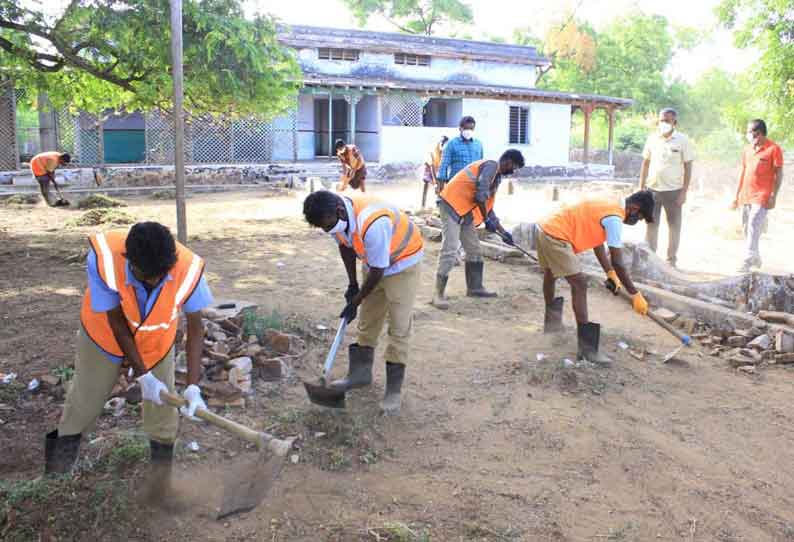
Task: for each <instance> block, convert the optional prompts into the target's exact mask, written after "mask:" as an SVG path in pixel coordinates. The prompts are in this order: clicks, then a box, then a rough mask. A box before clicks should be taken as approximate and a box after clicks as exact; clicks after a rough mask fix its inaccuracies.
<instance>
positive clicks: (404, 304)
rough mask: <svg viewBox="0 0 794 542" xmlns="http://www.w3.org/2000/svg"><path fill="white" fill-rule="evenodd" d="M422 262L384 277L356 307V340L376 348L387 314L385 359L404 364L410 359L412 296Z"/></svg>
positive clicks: (412, 320)
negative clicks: (357, 310) (387, 329)
mask: <svg viewBox="0 0 794 542" xmlns="http://www.w3.org/2000/svg"><path fill="white" fill-rule="evenodd" d="M421 265H422V264H421V263H418V264H416V265H413V266H411V267H409V268H408V269H406V270H404V271H401V272H400V273H397V274H395V275H390V276H388V277H383V278H382V279H381V280H380V282H378V285H377V286H375V289H374V290H373V291H372V292H371V293H370V294H369V295H368V296H367V297H365V298H364V301H363V302H362V303H361V306H360V307H359V312H358V344H360V345H361V346H371V347H372V348H375V347H376V346H377V345H378V337H379V336H380V332H381V330H383V324H384V322H385V321H386V316H388V317H389V332H388V337H389V339H388V340H389V342H388V344H387V345H386V353H385V358H386V361H391V362H393V363H402V364H404V365H407V364H408V362H409V361H410V353H411V335H412V333H413V327H414V300H415V299H416V292H417V290H418V289H419V279H420V278H421V273H420V271H421V269H420V266H421ZM364 280H366V275H365V277H364Z"/></svg>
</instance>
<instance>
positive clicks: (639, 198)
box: [626, 190, 654, 224]
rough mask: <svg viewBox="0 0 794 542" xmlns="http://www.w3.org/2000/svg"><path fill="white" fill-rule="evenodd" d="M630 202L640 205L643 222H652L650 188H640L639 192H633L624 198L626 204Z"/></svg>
mask: <svg viewBox="0 0 794 542" xmlns="http://www.w3.org/2000/svg"><path fill="white" fill-rule="evenodd" d="M630 203H635V204H637V205H639V206H640V212H641V213H642V216H643V217H644V218H645V222H647V223H648V224H650V223H652V222H653V206H654V199H653V192H651V191H650V190H640V191H639V192H634V193H633V194H632V195H630V196H629V197H627V198H626V205H628V204H630Z"/></svg>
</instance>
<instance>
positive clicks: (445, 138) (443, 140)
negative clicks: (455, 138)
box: [441, 136, 449, 145]
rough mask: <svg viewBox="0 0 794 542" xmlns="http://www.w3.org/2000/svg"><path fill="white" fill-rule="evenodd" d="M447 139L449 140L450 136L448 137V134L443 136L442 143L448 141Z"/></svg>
mask: <svg viewBox="0 0 794 542" xmlns="http://www.w3.org/2000/svg"><path fill="white" fill-rule="evenodd" d="M447 141H449V138H448V137H447V136H441V144H442V145H443V144H444V143H446V142H447Z"/></svg>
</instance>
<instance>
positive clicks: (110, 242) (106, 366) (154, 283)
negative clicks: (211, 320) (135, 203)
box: [45, 222, 212, 496]
mask: <svg viewBox="0 0 794 542" xmlns="http://www.w3.org/2000/svg"><path fill="white" fill-rule="evenodd" d="M89 241H90V246H91V250H90V251H89V253H88V258H87V274H88V288H87V290H86V292H85V295H84V297H83V306H82V310H81V313H80V322H81V328H80V331H79V334H78V338H77V356H76V360H75V374H74V380H73V381H72V387H71V389H70V390H69V395H68V396H67V398H66V403H65V405H64V410H63V414H62V415H61V419H60V423H59V424H58V428H57V429H56V430H54V431H52V432H50V433H48V434H47V438H46V441H45V473H54V474H59V473H66V472H68V471H70V470H71V468H72V466H73V464H74V462H75V460H76V458H77V453H78V449H79V446H80V437H81V435H82V433H83V432H85V431H87V430H89V429H90V428H91V427H92V426H93V423H94V420H95V419H96V418H97V416H98V415H99V414H100V413H101V412H102V408H103V406H104V404H105V401H106V400H107V399H108V396H109V395H110V393H111V391H112V390H113V385H114V384H115V383H116V382H117V380H118V377H119V374H120V372H121V371H125V372H126V371H127V370H128V369H127V368H131V369H132V371H133V373H134V375H135V376H136V377H137V380H138V383H139V384H140V386H141V391H142V396H143V429H144V431H145V432H146V433H147V435H148V436H149V441H150V447H151V468H152V471H151V473H150V484H149V491H150V492H151V493H152V496H156V495H157V494H158V493H160V494H161V493H162V492H163V491H166V490H168V488H169V487H170V485H169V481H170V473H171V464H172V460H173V456H174V441H175V439H176V435H177V425H178V417H179V415H178V413H177V411H176V409H175V408H174V407H172V406H169V405H168V404H166V403H164V402H163V401H161V399H160V392H161V391H163V390H167V391H171V392H173V390H174V342H175V339H176V331H177V324H178V322H179V320H178V315H179V310H180V309H181V310H183V311H184V312H185V313H186V315H187V365H188V375H187V381H188V386H187V388H186V389H185V391H184V393H183V396H184V398H185V399H186V400H187V401H188V406H187V408H185V409H184V410H183V414H186V415H189V416H193V415H194V414H195V412H196V410H197V409H200V408H207V407H206V405H205V404H204V401H203V399H202V398H201V390H200V389H199V387H198V385H197V384H198V382H199V378H200V376H201V349H202V343H203V336H204V329H203V324H202V321H201V313H200V312H199V311H200V310H201V309H203V308H204V307H206V306H208V305H209V304H211V303H212V295H211V294H210V291H209V287H208V286H207V283H206V281H205V279H204V276H203V271H204V261H203V260H202V259H201V258H200V257H199V256H197V255H196V254H193V253H192V252H191V251H190V250H188V249H187V248H185V247H184V246H182V245H181V244H179V243H177V242H175V241H174V238H173V236H172V235H171V232H170V231H168V228H166V227H165V226H163V225H162V224H158V223H156V222H142V223H139V224H135V225H134V226H133V227H132V228H131V229H130V230H129V232H127V231H118V230H117V231H108V232H105V233H99V234H96V235H92V236H91V237H90V239H89Z"/></svg>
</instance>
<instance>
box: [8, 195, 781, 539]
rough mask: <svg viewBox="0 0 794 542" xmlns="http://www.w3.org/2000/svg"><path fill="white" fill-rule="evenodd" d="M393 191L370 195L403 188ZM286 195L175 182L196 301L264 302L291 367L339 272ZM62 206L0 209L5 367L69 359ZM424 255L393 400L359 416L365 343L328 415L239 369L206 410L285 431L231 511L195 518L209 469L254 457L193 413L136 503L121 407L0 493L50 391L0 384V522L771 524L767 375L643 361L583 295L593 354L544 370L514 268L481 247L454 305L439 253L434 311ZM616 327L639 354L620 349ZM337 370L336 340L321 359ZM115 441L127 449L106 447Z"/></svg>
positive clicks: (229, 534)
mask: <svg viewBox="0 0 794 542" xmlns="http://www.w3.org/2000/svg"><path fill="white" fill-rule="evenodd" d="M413 188H414V187H411V189H410V192H408V191H406V190H403V189H401V188H394V187H390V188H386V187H377V186H373V187H372V188H371V190H372V191H373V192H376V191H377V192H380V193H382V194H384V195H387V196H389V197H392V198H393V199H395V200H396V201H407V200H408V199H409V198H410V199H413V198H414V197H415V194H414V192H416V190H414V189H413ZM300 197H301V195H300V194H295V195H289V196H279V197H270V196H268V195H267V194H266V193H265V192H261V193H243V194H221V195H199V196H194V197H192V198H191V199H190V201H189V231H190V234H191V235H190V245H191V248H193V249H194V250H195V251H197V252H198V253H199V254H201V255H202V256H204V257H205V259H206V260H207V269H208V277H209V280H210V285H211V287H212V289H213V292H214V294H215V296H216V298H218V299H221V298H231V299H246V300H251V301H254V302H256V303H258V304H259V306H260V312H262V313H263V314H268V313H269V312H270V311H272V310H274V309H275V310H277V311H278V312H279V313H280V314H282V315H284V316H285V317H286V320H285V324H284V325H285V327H287V328H288V329H290V330H292V331H294V332H296V333H299V334H301V335H302V336H303V337H304V338H305V340H306V342H307V344H308V351H307V353H306V354H305V355H304V356H302V357H300V358H297V359H295V360H294V366H293V368H294V370H295V374H296V376H297V377H299V378H306V379H313V378H316V376H317V375H318V373H319V371H318V367H319V365H320V363H321V361H322V355H323V348H326V347H327V345H328V344H330V340H331V333H332V331H333V326H334V325H335V321H336V315H337V314H338V312H339V310H340V309H341V306H342V304H343V293H344V289H345V287H346V280H345V278H344V270H343V267H342V264H341V262H340V261H339V258H338V252H337V250H336V248H335V246H334V244H333V243H332V241H331V240H329V239H328V238H327V237H326V236H324V235H322V234H321V233H319V232H318V231H316V230H313V229H310V228H309V227H307V226H306V225H305V224H304V223H303V222H302V220H301V218H300V216H299V211H300ZM126 201H127V203H128V207H127V208H125V212H128V213H130V214H131V215H132V216H134V217H135V218H136V219H138V220H143V219H154V220H160V221H162V222H164V223H166V224H169V225H170V226H172V227H173V225H174V216H173V212H172V203H170V202H167V201H153V200H150V199H129V200H126ZM77 213H78V211H71V210H68V211H67V210H58V209H47V208H44V207H41V206H37V207H29V206H6V207H0V314H1V315H2V325H0V372H4V373H8V372H11V371H14V372H17V373H18V375H19V376H18V381H19V382H20V383H22V384H25V383H27V382H28V381H29V380H30V378H31V377H32V376H34V375H36V374H40V373H42V372H46V371H51V370H53V369H55V368H57V367H59V366H68V365H70V364H71V362H72V357H73V338H74V333H75V331H76V329H77V326H78V311H79V304H80V299H81V295H82V290H83V288H84V285H85V278H84V277H85V275H84V268H83V265H82V262H81V259H80V255H81V253H82V252H84V250H85V246H86V241H85V237H86V235H87V234H89V233H91V232H93V231H96V230H97V228H96V227H70V228H64V227H63V226H64V224H65V223H66V222H67V221H68V220H69V219H71V218H73V217H75V216H76V215H77ZM781 214H782V213H781ZM437 251H438V245H437V244H433V243H428V245H427V256H426V261H425V264H424V266H423V271H422V288H421V291H420V295H419V299H418V301H417V305H416V334H415V339H414V342H415V352H414V358H415V361H414V362H413V363H412V364H411V365H410V367H409V368H408V373H407V382H406V386H405V402H404V405H405V406H404V410H403V414H402V415H401V416H400V417H399V418H395V419H390V418H383V417H381V416H380V415H379V413H378V400H379V398H380V395H381V394H382V390H383V381H384V365H383V360H382V358H380V357H378V358H377V360H378V361H377V363H376V369H375V383H374V385H373V387H372V388H371V389H369V390H365V391H359V392H355V393H352V394H350V395H349V405H348V408H347V411H346V412H344V413H339V414H334V413H328V412H324V411H322V410H320V409H318V408H317V407H313V406H311V405H310V403H309V402H308V400H307V399H306V396H305V393H304V391H303V387H302V386H301V384H300V380H299V378H289V379H286V380H285V381H284V382H283V383H282V384H281V385H276V386H274V385H258V386H257V390H256V393H255V395H254V397H253V400H252V401H250V402H249V404H248V406H247V408H246V409H245V410H243V411H239V410H231V409H230V410H227V412H226V414H228V415H229V416H231V417H233V418H235V419H238V420H239V421H242V422H245V423H250V424H251V425H253V426H255V427H258V428H268V429H269V430H271V431H273V432H275V433H276V434H278V435H279V436H288V435H295V434H300V435H301V436H302V437H303V439H302V442H301V449H300V450H298V451H297V452H296V453H297V454H298V463H297V464H293V463H292V462H288V463H287V465H286V466H285V467H284V469H283V471H282V472H281V475H280V478H279V479H278V481H277V483H276V485H275V487H274V488H273V490H272V491H271V493H270V495H269V497H268V499H267V500H266V501H265V503H264V504H263V505H261V506H260V507H259V508H257V509H255V510H254V511H252V512H250V513H247V514H243V515H240V516H237V517H234V518H230V519H227V520H224V521H220V522H219V521H216V520H214V519H212V515H213V510H214V507H215V506H216V505H217V499H218V498H219V494H218V493H219V487H220V484H219V482H218V481H219V479H220V478H222V476H223V474H224V472H225V471H226V470H228V469H230V468H236V467H239V466H240V465H241V464H244V461H247V460H248V459H250V458H251V457H255V455H256V454H255V453H254V452H252V451H251V450H250V449H248V448H246V446H244V445H243V444H241V443H240V442H238V441H236V440H235V439H233V438H231V437H227V436H225V435H221V434H219V433H218V432H217V431H215V430H214V429H211V428H208V427H205V426H200V425H196V424H192V423H190V422H184V423H182V427H181V439H182V442H188V441H191V440H195V441H196V442H198V444H199V445H200V446H201V449H200V451H199V452H198V453H195V454H192V453H189V452H186V451H184V450H183V449H182V448H180V453H179V463H178V474H179V487H180V489H181V490H182V491H183V492H184V493H185V505H184V506H182V507H180V508H178V509H176V510H165V509H156V510H155V511H154V513H153V512H152V511H151V510H150V509H148V508H144V507H142V506H141V505H140V504H138V500H137V499H133V498H131V497H132V496H134V494H135V492H136V491H137V490H138V487H139V486H140V479H141V474H142V473H143V472H144V471H145V464H144V463H143V462H141V461H139V459H140V458H139V457H137V455H140V450H141V449H143V448H140V446H139V447H138V448H134V447H132V446H129V445H127V444H124V442H126V441H123V442H121V441H119V440H118V439H119V438H123V439H129V438H132V437H130V435H133V437H134V436H135V435H137V433H135V431H136V429H135V428H136V418H135V416H133V415H128V416H122V417H120V418H114V417H112V416H103V417H102V418H100V420H99V423H98V428H97V430H96V432H94V433H92V434H91V435H89V437H88V438H87V439H86V444H85V446H84V450H85V452H84V457H85V459H84V460H83V469H82V471H81V473H80V474H79V476H78V477H77V482H69V483H71V484H72V485H69V486H67V489H68V490H69V491H64V486H59V485H57V484H56V485H54V486H52V487H51V488H49V489H47V488H45V489H46V490H42V492H40V493H38V494H37V493H36V492H35V490H30V491H29V492H28V493H24V492H20V490H19V487H20V484H24V480H32V479H33V478H35V477H36V476H37V475H38V474H39V473H40V471H41V464H42V445H43V435H44V433H45V432H46V431H48V430H49V429H51V428H52V427H54V424H55V423H56V420H57V418H58V416H59V414H60V404H61V402H62V398H61V397H59V396H58V394H57V393H56V394H52V393H47V392H42V393H38V394H31V393H29V392H27V391H24V389H23V387H22V386H19V385H17V386H9V385H5V386H4V385H3V384H0V403H2V404H1V405H0V419H2V422H0V450H2V453H0V478H1V479H2V480H4V482H3V484H5V487H6V488H8V487H15V488H16V493H11V492H9V490H7V489H6V494H5V495H6V498H8V500H9V502H8V504H6V505H5V506H4V507H3V508H4V509H3V510H2V511H0V512H2V514H3V515H2V516H0V521H2V523H0V533H1V534H0V538H7V539H9V540H39V539H41V540H83V539H88V538H89V537H90V538H93V539H95V540H120V539H127V540H175V541H176V540H218V541H220V540H240V541H242V540H274V541H275V540H280V541H285V540H305V541H317V540H335V541H342V540H344V541H348V540H350V541H353V540H356V541H358V540H368V541H386V540H443V541H472V540H489V541H518V540H525V541H585V540H592V541H602V540H616V541H617V540H626V541H628V540H633V541H649V540H687V541H690V540H698V541H707V540H708V541H712V540H717V541H721V542H728V541H731V542H732V541H753V542H756V541H767V540H769V541H773V540H774V541H784V540H794V511H792V510H794V506H793V505H794V474H792V472H791V469H789V468H787V466H788V465H790V464H791V463H792V461H794V446H793V444H794V432H792V430H791V425H790V424H789V421H794V420H792V418H794V415H792V405H794V399H792V396H793V393H792V392H794V382H793V380H792V373H791V372H790V371H787V370H786V369H783V368H778V369H769V370H765V371H763V372H761V373H759V374H757V375H753V376H750V375H743V374H737V373H736V372H734V371H733V370H732V369H730V368H729V367H728V366H727V365H725V362H724V361H721V360H719V359H715V358H709V357H708V356H705V355H704V354H703V353H702V352H700V351H699V349H698V348H697V347H695V349H693V350H692V351H690V352H688V353H686V354H684V355H683V356H682V357H683V360H682V361H680V362H678V363H671V364H667V365H664V364H662V362H661V357H662V355H663V354H664V353H666V352H667V351H670V350H672V349H673V348H674V347H675V346H676V343H675V339H674V338H672V337H670V336H668V335H666V334H664V332H660V331H659V330H658V329H657V328H656V327H654V326H653V324H652V323H650V322H648V321H646V320H642V319H640V318H639V317H637V316H635V315H634V314H633V313H631V312H630V310H629V308H627V307H626V306H625V305H624V304H623V303H621V302H620V301H618V300H617V299H615V298H613V297H612V296H610V295H607V294H605V293H602V292H600V291H596V292H592V293H591V296H590V311H591V318H592V319H593V320H595V321H598V322H601V323H602V325H603V326H604V335H605V337H604V339H603V340H604V349H605V350H606V351H607V352H608V353H610V354H611V355H613V356H614V357H615V359H616V363H615V364H614V365H613V366H612V367H611V368H609V369H600V368H594V367H589V366H579V367H567V368H566V367H563V364H564V361H563V360H564V359H565V358H570V359H574V355H575V337H574V332H573V331H572V330H571V328H569V330H568V332H567V333H566V334H565V335H563V336H560V337H548V336H544V335H542V334H541V333H540V327H541V324H542V317H543V311H542V301H541V297H540V276H539V275H538V274H537V273H535V272H534V271H533V270H532V269H531V268H530V267H527V266H518V265H513V266H509V265H502V264H497V263H494V262H488V263H486V282H487V284H488V285H489V286H491V287H493V288H495V289H497V290H498V291H499V293H500V297H499V298H498V299H494V300H486V301H474V300H470V299H468V298H466V297H465V296H463V292H464V288H465V287H464V280H463V272H462V270H461V269H456V270H455V271H454V274H453V276H452V277H451V279H450V286H449V291H450V294H451V296H452V309H451V310H450V311H447V312H441V311H438V310H435V309H434V308H432V307H430V306H429V305H428V301H429V299H430V297H431V288H432V284H433V275H434V263H435V258H436V256H437ZM563 292H564V295H566V298H568V299H569V297H570V296H569V294H568V292H567V291H565V290H563ZM566 311H567V312H566V322H567V323H568V324H570V323H572V322H573V316H572V314H571V312H570V307H569V306H568V308H567V309H566ZM318 324H322V325H324V326H327V327H329V328H331V329H330V330H329V331H324V332H321V331H319V330H317V325H318ZM354 335H355V334H354V332H353V331H352V330H351V331H349V332H348V336H347V342H348V343H349V342H352V341H353V340H354ZM620 342H626V343H628V344H629V345H630V346H631V347H632V348H642V347H645V348H647V349H648V350H649V351H651V352H655V354H653V353H651V354H649V355H648V356H646V358H645V359H644V360H643V361H638V360H637V359H635V358H634V357H631V356H630V355H629V354H628V353H627V351H626V350H624V349H623V348H621V347H620V346H619V344H618V343H620ZM539 354H543V356H539ZM541 357H542V358H543V359H539V358H541ZM344 368H345V363H344V356H341V355H340V357H339V363H338V367H337V369H336V371H337V372H339V373H341V372H342V371H343V370H344ZM318 433H325V435H318ZM120 442H121V443H120ZM103 443H104V444H103ZM128 448H129V449H133V450H138V451H135V452H134V453H133V452H129V455H128V456H127V455H124V454H127V452H126V451H125V452H124V454H122V453H121V452H120V451H122V450H127V449H128ZM114 451H115V452H116V456H113V453H114ZM136 454H137V455H136ZM121 455H124V457H118V456H121ZM108 457H109V458H110V459H109V460H103V459H102V458H108ZM103 461H104V462H103ZM108 464H109V465H111V467H107V466H106V465H108ZM103 465H105V467H103ZM58 483H67V482H58ZM24 487H28V486H24ZM101 488H103V489H102V491H100V489H101ZM2 490H3V486H0V491H2ZM127 493H129V495H127ZM9 495H13V496H14V498H13V499H11V497H9ZM70 496H71V497H70ZM75 496H76V497H75ZM111 497H112V499H111ZM75 498H76V499H77V501H75ZM70 499H71V500H70ZM113 499H115V500H113ZM42 503H43V504H42Z"/></svg>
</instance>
